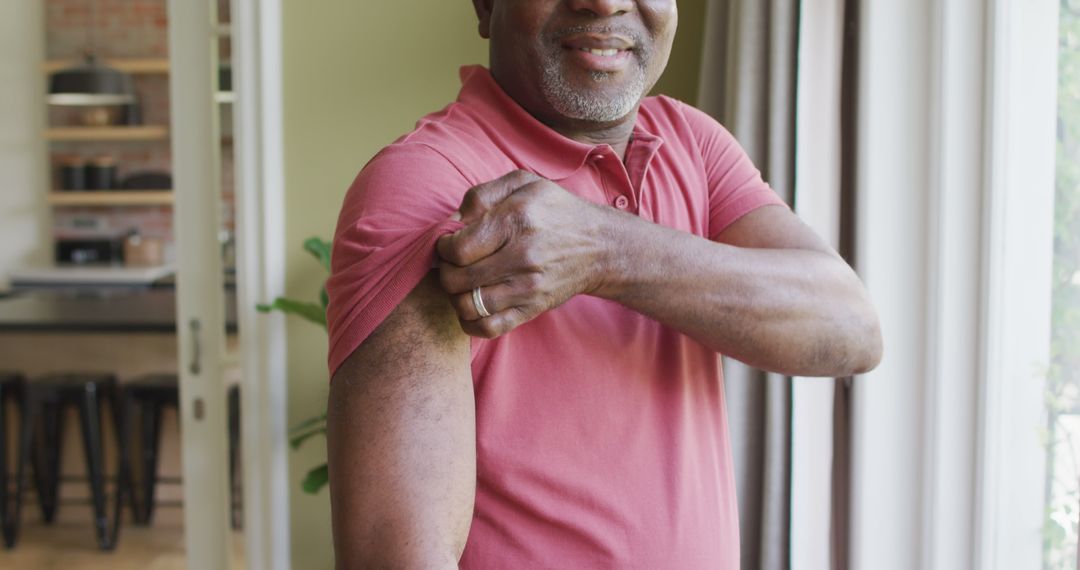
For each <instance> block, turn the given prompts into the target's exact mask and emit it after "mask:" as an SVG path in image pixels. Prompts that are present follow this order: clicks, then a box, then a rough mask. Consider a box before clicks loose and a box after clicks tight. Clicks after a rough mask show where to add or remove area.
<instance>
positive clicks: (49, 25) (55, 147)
mask: <svg viewBox="0 0 1080 570" xmlns="http://www.w3.org/2000/svg"><path fill="white" fill-rule="evenodd" d="M219 15H220V16H219V17H220V18H221V19H222V21H226V20H227V19H228V1H227V0H220V1H219ZM45 25H46V31H45V37H46V49H45V53H46V57H48V58H49V59H70V58H78V57H81V55H82V54H83V53H85V52H87V51H91V52H93V53H94V54H95V55H97V56H98V57H101V58H165V57H168V43H169V42H168V19H167V8H166V0H45ZM220 54H221V57H222V59H223V60H224V59H227V58H228V57H229V54H230V46H229V41H228V39H227V38H226V39H223V40H222V42H221V44H220ZM134 79H135V90H136V92H137V94H138V97H139V102H140V107H141V115H142V122H143V123H144V124H148V125H167V124H169V121H170V116H169V77H168V76H167V75H153V74H151V75H136V76H134ZM228 111H229V109H227V108H226V112H225V113H223V117H222V123H223V130H226V131H227V130H228V125H227V122H228V121H230V120H231V113H230V112H228ZM47 113H48V122H49V124H50V125H51V126H63V125H77V124H79V122H80V120H81V119H80V113H81V112H80V110H78V109H72V108H63V107H50V108H48V110H47ZM50 154H51V155H52V156H51V161H50V163H51V164H52V165H53V175H52V183H53V184H54V186H53V188H58V187H59V186H58V184H57V181H56V168H55V165H56V164H57V162H58V161H59V160H60V159H61V158H62V157H69V156H78V157H82V158H84V159H89V158H92V157H95V156H101V155H108V156H112V157H114V158H115V159H116V161H117V170H118V174H119V176H120V178H121V179H123V178H124V177H125V176H128V175H130V174H133V173H138V172H146V171H164V172H171V170H172V168H171V166H172V164H171V156H170V152H169V143H168V141H153V142H120V143H102V142H93V143H51V144H50ZM232 154H233V152H232V145H231V144H224V145H223V146H222V173H223V175H222V209H221V212H222V225H223V226H224V228H225V229H227V230H230V231H231V230H232V229H233V227H234V218H233V211H234V208H233V201H234V193H233V176H232V169H233V157H232ZM53 227H54V234H55V235H56V236H57V237H63V236H71V235H83V234H86V233H87V230H86V229H85V228H87V227H93V228H97V230H92V231H101V232H103V233H114V232H115V233H120V232H126V231H128V230H130V229H137V230H138V231H139V232H141V233H143V234H144V235H147V236H150V237H155V238H160V239H164V240H166V241H167V242H171V241H172V240H173V227H172V209H171V208H168V207H108V208H104V207H78V208H75V207H62V208H54V210H53Z"/></svg>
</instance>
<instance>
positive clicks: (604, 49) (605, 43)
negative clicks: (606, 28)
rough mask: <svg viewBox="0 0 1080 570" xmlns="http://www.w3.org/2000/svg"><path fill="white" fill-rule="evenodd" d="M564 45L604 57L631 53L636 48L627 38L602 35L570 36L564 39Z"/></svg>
mask: <svg viewBox="0 0 1080 570" xmlns="http://www.w3.org/2000/svg"><path fill="white" fill-rule="evenodd" d="M562 45H563V47H564V48H567V49H576V50H579V51H585V52H589V53H593V54H594V55H602V54H604V53H609V54H611V55H614V53H613V52H620V51H630V50H632V49H633V48H634V44H633V43H632V42H631V41H630V40H628V39H626V38H623V37H621V36H610V35H601V34H581V35H576V36H570V37H567V38H563V41H562Z"/></svg>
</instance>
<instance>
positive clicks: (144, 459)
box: [123, 374, 180, 526]
mask: <svg viewBox="0 0 1080 570" xmlns="http://www.w3.org/2000/svg"><path fill="white" fill-rule="evenodd" d="M166 406H168V407H171V408H173V409H178V408H179V407H180V386H179V383H178V382H177V378H176V375H175V374H151V375H148V376H142V377H139V378H137V379H135V380H132V381H131V382H126V383H125V384H124V416H125V417H127V418H129V420H130V421H131V422H132V423H133V424H134V423H136V422H138V423H139V425H140V427H141V429H140V433H139V444H138V446H137V447H136V449H138V450H139V452H138V457H137V458H136V460H137V461H138V462H139V466H140V469H141V479H139V480H138V481H137V482H136V483H135V485H134V487H135V488H138V489H139V492H137V493H135V494H134V497H133V499H134V500H133V501H132V509H133V510H134V512H135V524H137V525H140V526H145V525H148V524H150V520H151V519H152V518H153V516H154V490H155V487H156V486H157V482H158V447H159V446H160V444H161V411H162V409H163V408H165V407H166ZM123 437H124V438H125V439H126V437H127V434H124V436H123Z"/></svg>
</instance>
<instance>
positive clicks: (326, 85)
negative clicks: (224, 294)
mask: <svg viewBox="0 0 1080 570" xmlns="http://www.w3.org/2000/svg"><path fill="white" fill-rule="evenodd" d="M705 1H706V0H683V1H682V2H680V5H679V7H680V11H681V13H680V32H679V36H678V39H677V40H676V45H675V48H674V51H673V53H672V58H671V62H670V64H669V67H668V71H667V73H666V74H665V76H664V78H663V79H662V80H661V83H660V84H659V85H658V86H657V91H659V92H663V93H667V94H669V95H672V96H674V97H677V98H680V99H683V100H686V101H689V102H692V101H693V100H694V99H695V96H696V92H697V75H698V71H697V70H698V64H699V61H700V45H701V22H702V21H703V20H704V18H703V11H704V4H705ZM283 10H284V14H283V20H284V31H283V35H284V83H285V173H286V174H285V176H286V179H285V182H286V198H285V200H286V221H285V236H286V239H287V243H288V244H290V248H291V249H290V250H289V253H288V257H287V259H286V267H287V272H288V277H287V284H286V290H287V294H288V295H289V296H291V297H294V298H310V299H315V298H316V293H317V291H318V289H319V286H320V285H321V282H322V279H323V277H324V276H323V275H322V274H321V273H320V271H319V267H318V265H317V264H316V262H315V261H314V260H312V259H310V258H309V257H308V256H307V254H305V253H304V252H303V251H302V249H301V247H300V244H301V242H302V241H303V240H304V239H305V238H307V237H309V236H313V235H318V236H324V237H327V238H329V237H331V236H332V234H333V231H334V225H335V223H336V220H337V212H338V208H339V207H340V206H341V200H342V197H343V196H344V193H345V190H346V188H348V186H349V184H350V183H351V182H352V179H353V177H354V176H355V175H356V173H357V171H359V169H360V168H361V167H362V166H363V165H364V164H365V163H366V162H367V160H368V159H369V158H371V156H373V155H374V154H375V153H376V152H377V151H378V150H379V149H380V148H382V147H383V146H384V145H386V144H388V143H390V142H391V141H393V140H394V139H395V138H397V137H398V136H399V135H401V134H403V133H405V132H407V131H408V130H410V129H411V128H412V126H413V124H414V123H415V121H416V119H418V118H419V117H420V116H421V115H423V114H425V113H427V112H430V111H434V110H437V109H440V108H442V107H443V106H445V105H446V104H447V103H448V102H450V101H451V100H452V99H453V98H454V96H455V95H456V94H457V90H458V87H459V82H458V71H457V70H458V67H459V66H461V65H463V64H469V63H486V61H487V44H486V43H485V42H483V40H481V39H480V38H479V36H477V34H476V22H475V17H474V15H473V12H472V5H471V3H470V2H466V1H464V0H459V1H453V2H448V1H446V0H427V1H423V2H416V1H411V2H358V1H356V0H322V1H320V2H284V3H283ZM288 343H289V348H288V350H289V354H288V360H289V378H290V383H289V422H290V424H293V423H296V422H297V421H299V420H301V419H304V418H306V417H309V416H311V415H314V414H316V413H318V412H320V411H321V410H323V409H324V406H325V403H326V393H327V373H326V359H325V356H326V336H325V334H323V333H322V331H320V330H318V329H315V328H314V327H312V326H310V325H308V324H306V323H303V322H299V321H297V320H290V324H289V328H288ZM324 457H325V452H324V450H323V449H321V446H320V444H319V443H318V442H315V443H312V444H309V445H308V446H307V447H306V448H304V449H301V450H300V451H299V452H295V453H293V454H292V455H291V458H290V463H289V471H290V479H291V481H292V484H293V486H292V488H293V489H295V490H296V491H295V492H294V493H293V494H292V495H291V497H290V507H291V512H292V521H291V523H292V525H291V526H292V552H293V567H294V568H303V569H305V570H306V569H316V568H330V567H332V560H333V558H332V549H331V536H330V521H329V501H328V497H327V495H326V492H325V491H324V492H323V493H322V494H321V495H319V496H316V497H311V496H309V495H305V494H303V493H301V492H299V490H298V489H299V481H300V480H301V479H302V478H303V476H304V473H305V472H306V471H307V469H308V468H309V467H310V466H312V465H314V464H316V463H318V462H320V461H322V460H323V459H324Z"/></svg>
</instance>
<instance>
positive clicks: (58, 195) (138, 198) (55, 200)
mask: <svg viewBox="0 0 1080 570" xmlns="http://www.w3.org/2000/svg"><path fill="white" fill-rule="evenodd" d="M172 203H173V193H172V191H171V190H121V191H101V190H95V191H86V192H52V193H50V194H49V204H51V205H53V206H170V205H172Z"/></svg>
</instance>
